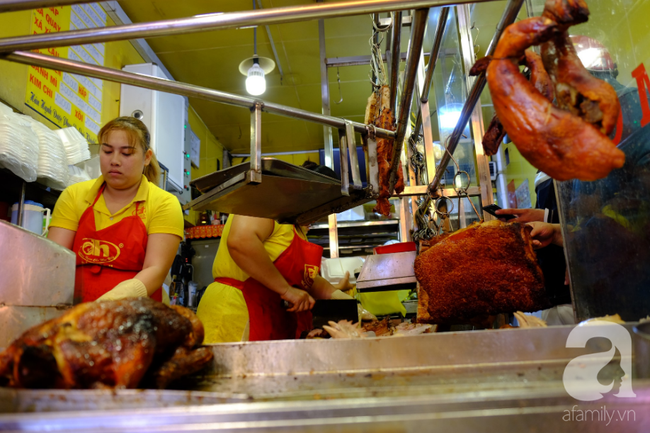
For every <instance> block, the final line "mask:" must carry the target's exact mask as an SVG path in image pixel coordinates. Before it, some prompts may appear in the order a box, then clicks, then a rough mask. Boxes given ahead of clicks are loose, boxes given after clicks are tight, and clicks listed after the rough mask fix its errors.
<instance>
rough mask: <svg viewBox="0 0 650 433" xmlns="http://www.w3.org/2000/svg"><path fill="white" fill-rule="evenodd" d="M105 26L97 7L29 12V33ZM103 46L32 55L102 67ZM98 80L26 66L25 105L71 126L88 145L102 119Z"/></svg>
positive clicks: (43, 9)
mask: <svg viewBox="0 0 650 433" xmlns="http://www.w3.org/2000/svg"><path fill="white" fill-rule="evenodd" d="M104 26H106V13H105V12H104V10H103V9H102V8H101V6H100V5H99V4H96V3H94V4H84V5H74V6H71V7H70V6H59V7H51V8H42V9H35V10H34V11H32V24H31V31H32V33H33V34H40V33H54V32H60V31H65V30H76V29H83V28H91V27H104ZM104 49H105V48H104V44H87V45H77V46H73V47H62V48H47V49H42V50H35V51H36V52H39V53H42V54H46V55H50V56H55V57H61V58H68V59H71V60H76V61H80V62H84V63H90V64H94V65H100V66H103V65H104V53H105V51H104ZM102 87H103V82H102V80H99V79H96V78H88V77H83V76H80V75H76V74H69V73H67V72H61V71H56V70H52V69H45V68H41V67H37V66H30V67H29V68H28V73H27V95H26V99H25V104H26V105H27V106H28V107H30V108H31V109H33V110H34V111H36V112H38V113H39V114H41V115H42V116H43V117H45V118H46V119H48V120H49V121H51V122H52V123H54V124H55V125H57V126H60V127H62V128H67V127H70V126H72V127H75V128H77V130H78V131H79V132H80V133H81V135H83V136H84V137H85V138H86V140H88V142H89V143H96V142H97V133H98V132H99V129H100V125H101V117H102Z"/></svg>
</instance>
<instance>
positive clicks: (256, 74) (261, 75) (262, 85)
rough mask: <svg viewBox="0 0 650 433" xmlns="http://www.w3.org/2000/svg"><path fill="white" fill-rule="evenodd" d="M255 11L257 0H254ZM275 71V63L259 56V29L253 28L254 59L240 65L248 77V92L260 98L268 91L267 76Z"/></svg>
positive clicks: (240, 69) (240, 68)
mask: <svg viewBox="0 0 650 433" xmlns="http://www.w3.org/2000/svg"><path fill="white" fill-rule="evenodd" d="M253 10H255V0H253ZM273 69H275V62H274V61H273V60H271V59H269V58H266V57H259V56H258V55H257V27H255V28H253V57H249V58H248V59H246V60H244V61H243V62H241V63H240V64H239V72H241V73H242V74H243V75H245V76H246V91H247V92H248V93H249V94H250V95H253V96H258V95H261V94H263V93H264V92H265V91H266V78H265V75H266V74H268V73H269V72H271V71H272V70H273Z"/></svg>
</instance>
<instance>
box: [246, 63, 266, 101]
mask: <svg viewBox="0 0 650 433" xmlns="http://www.w3.org/2000/svg"><path fill="white" fill-rule="evenodd" d="M246 75H247V77H246V91H247V92H248V93H250V94H251V95H254V96H257V95H261V94H262V93H264V92H265V91H266V79H265V78H264V69H262V68H261V67H260V63H259V59H258V58H257V57H255V58H254V59H253V66H251V67H250V69H249V70H248V72H247V74H246Z"/></svg>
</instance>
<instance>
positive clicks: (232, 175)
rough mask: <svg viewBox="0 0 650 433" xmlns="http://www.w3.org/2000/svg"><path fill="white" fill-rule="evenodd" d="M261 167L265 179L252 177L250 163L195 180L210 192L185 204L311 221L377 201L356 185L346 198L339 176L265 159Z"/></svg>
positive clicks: (283, 220)
mask: <svg viewBox="0 0 650 433" xmlns="http://www.w3.org/2000/svg"><path fill="white" fill-rule="evenodd" d="M262 166H263V171H262V181H261V183H251V182H249V181H248V173H249V170H250V163H244V164H239V165H237V166H234V167H230V168H228V169H226V170H222V171H219V172H216V173H212V174H210V175H208V176H204V177H202V178H200V179H197V180H195V181H194V182H193V183H192V184H193V185H195V186H197V188H200V189H201V190H204V191H206V192H205V193H204V194H203V195H202V196H200V197H198V198H196V199H195V200H192V201H191V202H190V203H188V204H187V205H185V208H191V209H193V210H195V211H203V210H214V211H218V212H224V213H234V214H238V215H249V216H255V217H260V218H271V219H274V220H277V221H279V222H281V223H292V224H309V223H311V222H314V221H316V220H318V219H319V218H321V217H323V216H325V215H329V214H331V213H338V212H342V211H344V210H346V209H350V208H352V207H354V206H358V205H359V204H363V203H366V202H368V201H370V200H372V199H373V198H372V197H371V196H370V195H369V193H368V192H367V191H365V190H364V189H361V188H355V187H353V186H352V187H350V190H349V196H344V195H342V194H341V183H340V182H339V181H338V180H335V179H332V178H330V177H328V176H324V175H322V174H320V173H316V172H314V171H311V170H307V169H306V168H303V167H298V166H295V165H293V164H289V163H286V162H283V161H280V160H277V159H273V158H264V159H263V162H262Z"/></svg>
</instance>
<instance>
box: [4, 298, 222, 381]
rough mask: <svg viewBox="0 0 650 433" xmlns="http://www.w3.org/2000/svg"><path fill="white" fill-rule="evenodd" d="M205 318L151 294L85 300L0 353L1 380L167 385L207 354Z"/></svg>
mask: <svg viewBox="0 0 650 433" xmlns="http://www.w3.org/2000/svg"><path fill="white" fill-rule="evenodd" d="M202 342H203V325H202V324H201V322H200V320H199V319H198V318H197V317H196V315H195V314H194V313H193V312H192V311H190V310H188V309H187V308H184V307H180V306H172V307H168V306H166V305H164V304H162V303H160V302H156V301H153V300H151V299H149V298H129V299H123V300H119V301H102V302H87V303H84V304H80V305H77V306H76V307H73V308H71V309H70V310H68V311H67V312H65V313H64V314H63V315H62V316H61V317H58V318H55V319H52V320H49V321H47V322H45V323H43V324H40V325H37V326H34V327H33V328H31V329H29V330H27V331H26V332H24V333H23V334H22V335H21V336H20V337H18V338H17V339H16V340H14V341H13V342H12V343H11V345H10V346H9V347H8V348H7V349H6V350H5V351H4V352H2V353H1V354H0V385H3V386H5V385H8V386H12V387H17V388H62V389H90V388H94V389H97V388H99V389H101V388H136V387H148V388H165V387H166V386H167V385H168V384H169V383H171V382H172V381H174V380H176V379H178V378H180V377H182V376H184V375H187V374H191V373H194V372H196V371H198V370H200V369H201V368H202V367H204V366H205V365H206V364H207V363H208V362H209V361H210V360H212V356H213V355H212V352H211V350H210V349H208V348H206V347H197V346H198V345H200V344H201V343H202Z"/></svg>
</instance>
